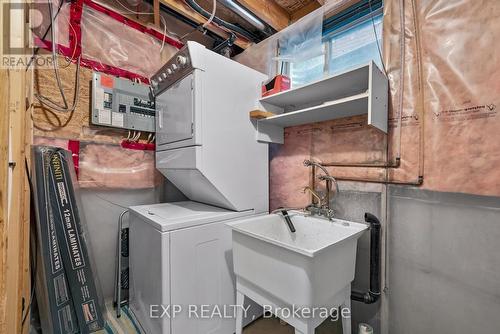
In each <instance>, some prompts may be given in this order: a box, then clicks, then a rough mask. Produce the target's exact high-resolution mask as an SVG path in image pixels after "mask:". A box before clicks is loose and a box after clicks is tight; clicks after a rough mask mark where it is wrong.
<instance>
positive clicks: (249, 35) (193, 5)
mask: <svg viewBox="0 0 500 334" xmlns="http://www.w3.org/2000/svg"><path fill="white" fill-rule="evenodd" d="M186 2H187V3H188V5H189V6H190V7H191V8H193V9H194V10H195V11H197V12H198V13H200V14H201V15H203V16H204V17H205V18H207V19H208V18H210V16H211V13H209V12H207V11H206V10H205V9H203V7H201V6H200V5H198V3H197V2H196V1H194V0H186ZM212 21H213V22H214V23H216V24H218V25H220V26H222V27H225V28H227V29H229V30H232V31H234V32H235V33H238V34H240V35H241V36H243V37H245V38H248V39H249V40H251V41H252V42H260V39H259V38H258V37H257V36H255V35H254V34H252V33H251V32H249V31H248V30H246V29H243V28H241V27H239V26H237V25H235V24H232V23H229V22H226V21H224V20H222V19H220V18H218V17H217V16H215V17H214V18H213V20H212Z"/></svg>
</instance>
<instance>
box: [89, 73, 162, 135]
mask: <svg viewBox="0 0 500 334" xmlns="http://www.w3.org/2000/svg"><path fill="white" fill-rule="evenodd" d="M91 122H92V124H94V125H103V126H110V127H115V128H122V129H129V130H136V131H145V132H155V101H154V99H152V98H151V97H150V94H149V86H148V85H145V84H140V83H136V82H132V81H130V80H127V79H121V78H117V77H114V76H110V75H107V74H104V73H99V72H94V73H93V75H92V115H91Z"/></svg>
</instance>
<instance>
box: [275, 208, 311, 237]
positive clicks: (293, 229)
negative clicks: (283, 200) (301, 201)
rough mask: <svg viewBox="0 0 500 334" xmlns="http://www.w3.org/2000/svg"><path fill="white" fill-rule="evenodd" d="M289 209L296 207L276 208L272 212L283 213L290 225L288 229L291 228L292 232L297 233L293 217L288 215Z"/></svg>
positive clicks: (287, 223)
mask: <svg viewBox="0 0 500 334" xmlns="http://www.w3.org/2000/svg"><path fill="white" fill-rule="evenodd" d="M288 210H295V209H294V208H278V209H276V210H273V211H271V214H273V213H281V215H282V216H283V219H285V223H286V225H287V226H288V229H289V230H290V232H292V233H295V231H296V229H295V226H294V225H293V223H292V219H291V218H290V216H289V215H288ZM298 210H303V209H298Z"/></svg>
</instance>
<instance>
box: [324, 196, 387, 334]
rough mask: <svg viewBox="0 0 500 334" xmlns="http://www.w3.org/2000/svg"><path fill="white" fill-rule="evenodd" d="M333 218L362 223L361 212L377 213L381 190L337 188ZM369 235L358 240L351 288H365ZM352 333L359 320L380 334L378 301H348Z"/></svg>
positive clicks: (354, 331) (368, 279)
mask: <svg viewBox="0 0 500 334" xmlns="http://www.w3.org/2000/svg"><path fill="white" fill-rule="evenodd" d="M332 207H333V209H334V210H335V215H336V217H337V218H340V219H345V220H350V221H355V222H359V223H364V222H365V221H364V215H365V212H369V213H371V214H374V215H375V216H377V217H378V218H379V219H380V220H381V223H382V228H384V225H383V221H382V219H381V216H380V207H381V193H380V192H364V191H351V190H341V191H340V192H339V194H338V195H337V196H335V197H334V198H333V200H332ZM369 273H370V234H369V233H365V234H363V236H362V237H361V238H360V239H359V241H358V252H357V258H356V278H355V280H354V282H353V284H352V288H353V289H358V290H361V291H366V290H367V289H368V287H369V282H370V277H369ZM351 312H352V328H353V334H357V328H358V324H359V323H360V322H364V323H368V324H370V325H371V326H372V327H373V328H374V330H375V333H380V301H379V302H377V303H376V304H373V305H366V304H363V303H359V302H355V301H353V302H352V304H351Z"/></svg>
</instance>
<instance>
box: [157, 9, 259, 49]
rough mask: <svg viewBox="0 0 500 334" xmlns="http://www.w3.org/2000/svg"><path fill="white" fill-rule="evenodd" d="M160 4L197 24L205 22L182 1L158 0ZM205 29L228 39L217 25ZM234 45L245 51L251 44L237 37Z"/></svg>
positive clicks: (204, 19)
mask: <svg viewBox="0 0 500 334" xmlns="http://www.w3.org/2000/svg"><path fill="white" fill-rule="evenodd" d="M160 2H161V3H163V4H164V5H165V6H167V7H168V8H170V9H172V10H174V11H176V12H177V13H179V14H181V15H183V16H185V17H187V18H188V19H190V20H192V21H193V22H196V23H198V24H203V23H205V22H206V21H207V19H206V18H205V17H203V15H201V14H199V13H197V12H196V11H194V10H193V9H192V8H191V7H189V6H188V5H187V4H186V3H185V2H184V1H183V0H160ZM207 29H208V30H210V31H212V32H214V33H216V34H217V35H219V36H221V37H223V38H228V37H229V34H228V33H227V32H226V31H225V30H223V29H221V28H219V27H218V26H217V25H215V24H213V23H211V24H209V25H208V26H207ZM234 44H236V45H238V46H239V47H241V48H243V49H246V48H247V47H249V46H250V45H251V44H252V43H251V42H249V41H248V40H246V39H245V38H242V37H239V36H238V38H237V39H236V41H235V42H234Z"/></svg>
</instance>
